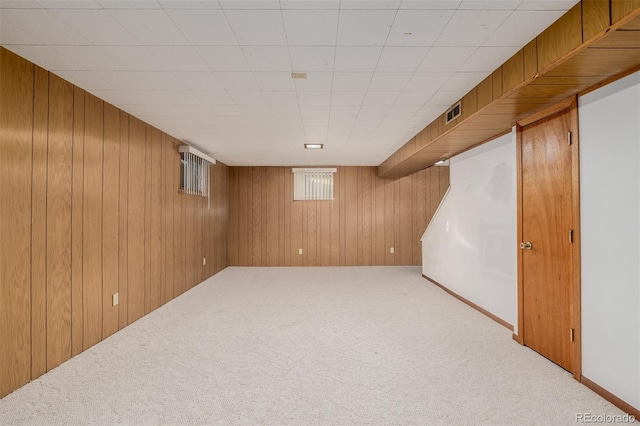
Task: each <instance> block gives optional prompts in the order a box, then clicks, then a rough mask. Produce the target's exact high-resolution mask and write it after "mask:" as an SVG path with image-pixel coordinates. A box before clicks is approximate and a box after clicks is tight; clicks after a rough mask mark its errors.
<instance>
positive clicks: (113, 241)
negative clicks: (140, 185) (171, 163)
mask: <svg viewBox="0 0 640 426" xmlns="http://www.w3.org/2000/svg"><path fill="white" fill-rule="evenodd" d="M103 164H104V166H103V167H104V168H103V170H102V179H103V182H104V188H103V190H102V309H103V315H102V336H103V338H106V337H108V336H111V335H112V334H113V333H115V332H116V331H118V329H119V306H113V299H112V297H113V295H114V294H116V293H118V291H119V285H118V284H119V278H120V258H119V246H120V233H119V231H120V223H119V218H118V215H119V212H120V110H118V108H116V107H114V106H113V105H110V104H107V103H105V104H104V160H103Z"/></svg>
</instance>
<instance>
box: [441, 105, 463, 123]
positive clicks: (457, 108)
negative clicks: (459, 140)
mask: <svg viewBox="0 0 640 426" xmlns="http://www.w3.org/2000/svg"><path fill="white" fill-rule="evenodd" d="M460 114H462V101H458V103H457V104H455V105H454V106H452V107H451V108H449V110H448V111H447V121H446V122H445V124H449V123H451V122H452V121H453V120H455V119H456V118H458V117H460Z"/></svg>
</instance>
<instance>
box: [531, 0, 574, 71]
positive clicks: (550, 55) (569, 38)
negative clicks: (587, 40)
mask: <svg viewBox="0 0 640 426" xmlns="http://www.w3.org/2000/svg"><path fill="white" fill-rule="evenodd" d="M581 7H582V5H581V4H580V3H578V4H577V5H575V6H574V7H572V8H571V9H570V10H569V11H568V12H567V13H565V14H564V15H562V16H561V17H560V19H558V20H557V21H556V22H554V23H553V24H551V26H549V28H547V29H546V30H544V31H543V32H542V33H541V34H540V35H539V36H538V69H539V70H543V69H544V68H546V67H547V66H549V65H551V64H552V63H554V62H555V61H557V60H558V59H560V58H562V57H563V56H565V55H566V54H568V53H569V52H571V51H572V50H573V49H575V48H577V47H578V46H580V44H581V43H582V14H581Z"/></svg>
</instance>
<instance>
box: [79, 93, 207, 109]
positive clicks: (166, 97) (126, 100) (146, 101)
mask: <svg viewBox="0 0 640 426" xmlns="http://www.w3.org/2000/svg"><path fill="white" fill-rule="evenodd" d="M91 92H92V93H93V94H95V95H96V96H98V97H99V98H101V99H105V100H109V101H112V102H113V103H114V104H116V105H169V106H176V105H195V104H198V103H199V102H198V100H197V98H196V97H195V96H194V94H193V93H192V92H190V91H186V90H167V91H160V90H92V91H91Z"/></svg>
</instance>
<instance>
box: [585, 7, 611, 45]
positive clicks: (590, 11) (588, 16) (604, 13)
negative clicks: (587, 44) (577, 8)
mask: <svg viewBox="0 0 640 426" xmlns="http://www.w3.org/2000/svg"><path fill="white" fill-rule="evenodd" d="M609 25H611V16H610V10H609V0H589V1H585V2H583V3H582V38H583V40H585V41H586V40H589V39H590V38H592V37H595V36H597V35H598V34H600V33H601V32H603V31H604V30H606V29H607V28H609Z"/></svg>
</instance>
